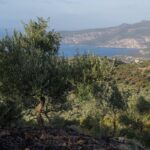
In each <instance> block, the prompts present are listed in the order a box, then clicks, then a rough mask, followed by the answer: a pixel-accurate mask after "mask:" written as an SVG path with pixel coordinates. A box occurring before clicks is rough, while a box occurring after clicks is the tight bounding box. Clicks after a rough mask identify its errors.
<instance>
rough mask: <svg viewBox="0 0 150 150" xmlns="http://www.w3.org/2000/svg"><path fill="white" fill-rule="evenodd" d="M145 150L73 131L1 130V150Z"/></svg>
mask: <svg viewBox="0 0 150 150" xmlns="http://www.w3.org/2000/svg"><path fill="white" fill-rule="evenodd" d="M130 149H131V150H132V149H133V150H144V148H143V147H142V146H141V145H140V144H139V145H138V144H137V145H135V144H133V143H130V142H129V141H128V142H126V141H125V140H123V139H122V140H114V139H111V138H106V137H105V138H100V139H98V138H93V137H91V136H87V135H83V134H79V133H77V132H76V131H74V130H72V129H56V128H42V129H37V128H31V127H30V128H13V129H0V150H130Z"/></svg>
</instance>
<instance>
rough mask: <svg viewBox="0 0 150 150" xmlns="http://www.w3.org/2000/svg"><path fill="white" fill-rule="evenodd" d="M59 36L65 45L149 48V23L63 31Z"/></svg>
mask: <svg viewBox="0 0 150 150" xmlns="http://www.w3.org/2000/svg"><path fill="white" fill-rule="evenodd" d="M61 35H62V37H63V39H62V42H63V43H65V44H88V45H95V46H98V47H116V48H142V49H143V48H148V47H149V46H150V21H142V22H139V23H136V24H122V25H120V26H116V27H109V28H101V29H89V30H80V31H65V32H61Z"/></svg>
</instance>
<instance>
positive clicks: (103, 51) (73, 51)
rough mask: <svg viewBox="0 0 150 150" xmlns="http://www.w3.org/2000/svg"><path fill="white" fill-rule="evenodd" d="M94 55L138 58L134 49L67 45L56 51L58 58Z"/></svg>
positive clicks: (136, 50) (137, 51)
mask: <svg viewBox="0 0 150 150" xmlns="http://www.w3.org/2000/svg"><path fill="white" fill-rule="evenodd" d="M87 54H91V55H96V56H107V57H115V56H133V57H135V56H139V55H140V53H139V49H135V48H103V47H96V46H91V45H69V44H61V46H60V49H59V51H58V55H59V56H64V57H73V56H76V55H87Z"/></svg>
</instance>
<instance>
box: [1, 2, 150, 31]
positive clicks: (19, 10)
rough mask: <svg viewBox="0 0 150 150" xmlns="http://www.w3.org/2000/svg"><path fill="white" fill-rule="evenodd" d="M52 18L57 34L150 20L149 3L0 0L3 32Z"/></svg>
mask: <svg viewBox="0 0 150 150" xmlns="http://www.w3.org/2000/svg"><path fill="white" fill-rule="evenodd" d="M37 16H38V17H44V18H48V17H50V18H51V21H50V26H51V28H53V29H55V30H78V29H89V28H100V27H108V26H115V25H119V24H122V23H135V22H139V21H141V20H150V0H0V28H8V29H9V28H18V29H19V28H21V26H22V25H21V21H23V22H28V20H29V19H36V17H37Z"/></svg>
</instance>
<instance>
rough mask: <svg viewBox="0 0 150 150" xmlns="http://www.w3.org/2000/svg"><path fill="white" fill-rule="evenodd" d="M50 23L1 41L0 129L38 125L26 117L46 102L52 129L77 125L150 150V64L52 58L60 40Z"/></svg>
mask: <svg viewBox="0 0 150 150" xmlns="http://www.w3.org/2000/svg"><path fill="white" fill-rule="evenodd" d="M47 23H48V22H47V21H45V20H44V19H42V18H38V21H33V20H31V21H30V22H29V24H27V25H24V27H25V32H24V33H20V32H17V31H14V34H13V36H11V37H9V36H6V37H5V38H3V39H1V40H0V101H1V103H0V113H1V117H0V121H1V123H0V125H1V126H5V125H6V126H11V125H13V124H16V123H17V122H18V121H22V119H23V118H27V119H26V121H28V123H27V124H32V123H33V124H35V122H36V121H35V120H34V119H33V116H32V113H28V112H30V111H31V110H32V109H33V108H34V107H35V103H36V101H37V99H38V98H39V97H40V96H44V97H46V101H47V102H46V106H45V107H46V108H45V110H46V111H45V114H46V115H45V118H44V119H47V120H48V124H49V125H52V126H55V127H65V126H68V125H76V126H77V128H81V129H82V130H84V131H87V132H88V133H91V134H94V135H98V136H118V135H121V136H127V137H129V138H136V139H138V140H141V141H142V142H144V141H145V144H147V145H148V142H147V140H146V138H147V139H149V129H150V122H149V120H150V117H149V110H150V102H149V98H150V97H149V94H150V90H149V89H150V84H149V78H148V75H149V70H148V69H149V67H148V66H149V65H150V63H149V62H144V63H142V64H123V63H121V62H118V61H117V60H115V61H114V60H111V59H108V58H106V57H104V58H101V57H96V56H91V55H84V56H76V57H74V58H64V57H59V56H57V55H54V54H57V51H58V48H59V42H60V37H59V34H58V33H56V32H54V31H50V32H48V31H47V27H48V25H47ZM141 68H142V69H143V68H144V69H146V70H144V71H141ZM9 99H11V100H13V101H8V100H9ZM30 115H31V116H32V117H31V118H32V120H31V119H30V117H29V116H30ZM22 123H23V121H22ZM24 124H26V123H25V122H24Z"/></svg>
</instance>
